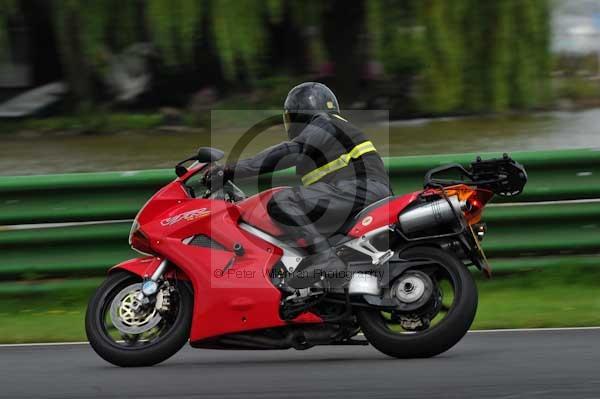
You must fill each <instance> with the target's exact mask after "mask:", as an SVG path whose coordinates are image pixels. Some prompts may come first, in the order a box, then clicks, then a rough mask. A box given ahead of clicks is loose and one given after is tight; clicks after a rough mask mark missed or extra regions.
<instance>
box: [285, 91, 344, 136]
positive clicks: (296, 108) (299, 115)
mask: <svg viewBox="0 0 600 399" xmlns="http://www.w3.org/2000/svg"><path fill="white" fill-rule="evenodd" d="M319 112H327V113H334V114H339V113H340V105H339V104H338V100H337V98H336V97H335V94H333V92H332V91H331V90H330V89H329V87H327V86H325V85H324V84H322V83H317V82H305V83H302V84H299V85H298V86H296V87H294V88H293V89H292V90H290V92H289V93H288V95H287V98H286V99H285V103H284V104H283V123H284V125H285V130H286V131H287V133H288V136H289V138H290V140H291V139H293V138H294V137H297V136H298V135H299V134H300V132H302V130H303V129H304V128H305V127H306V125H307V124H308V123H309V122H310V120H311V118H312V117H313V115H314V114H317V113H319Z"/></svg>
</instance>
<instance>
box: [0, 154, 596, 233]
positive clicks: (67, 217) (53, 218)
mask: <svg viewBox="0 0 600 399" xmlns="http://www.w3.org/2000/svg"><path fill="white" fill-rule="evenodd" d="M480 155H482V157H484V158H487V157H498V156H501V154H500V153H485V154H480ZM511 155H512V156H513V158H514V159H516V160H518V161H519V162H521V163H523V164H524V165H525V166H526V168H527V171H528V174H529V183H528V185H527V187H526V189H525V192H524V193H523V194H522V195H520V196H519V197H517V198H515V199H514V200H513V201H554V200H559V199H580V198H600V151H595V150H564V151H551V152H514V153H511ZM475 157H476V154H457V155H436V156H412V157H400V158H388V159H386V165H387V167H388V169H389V173H390V177H391V180H392V184H393V187H394V191H395V192H396V193H398V194H400V193H406V192H412V191H416V190H419V189H420V188H421V187H422V184H423V176H424V174H425V172H426V171H427V170H428V169H430V168H432V167H435V166H439V165H442V164H446V163H451V162H458V163H462V164H467V163H469V162H471V161H473V160H474V159H475ZM174 178H175V175H174V173H173V171H172V170H147V171H133V172H104V173H75V174H65V175H47V176H16V177H0V225H11V224H24V223H47V222H62V221H89V220H110V219H129V218H133V217H134V215H135V214H136V212H137V211H138V210H139V208H140V207H141V206H142V205H143V204H144V202H145V201H146V200H147V199H148V198H149V197H150V196H151V195H152V194H154V193H155V192H156V191H157V190H158V189H159V188H160V187H161V186H162V185H164V184H165V183H167V182H168V181H170V180H172V179H174ZM294 183H297V181H296V180H295V177H294V175H293V171H290V170H287V171H283V172H280V173H277V174H276V176H275V178H274V181H273V184H276V185H281V184H294ZM242 186H244V185H243V184H242ZM244 188H248V187H245V186H244ZM253 191H254V190H252V189H251V188H250V189H249V193H252V192H253ZM496 201H498V202H506V201H510V199H505V198H497V199H496Z"/></svg>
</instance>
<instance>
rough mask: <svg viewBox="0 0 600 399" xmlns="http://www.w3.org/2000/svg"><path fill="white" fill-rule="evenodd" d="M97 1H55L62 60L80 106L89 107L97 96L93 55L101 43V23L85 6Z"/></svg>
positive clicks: (76, 104)
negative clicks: (94, 85) (92, 64)
mask: <svg viewBox="0 0 600 399" xmlns="http://www.w3.org/2000/svg"><path fill="white" fill-rule="evenodd" d="M90 3H91V4H90ZM93 3H94V2H93V1H90V2H86V1H84V0H62V1H55V2H54V3H53V4H54V6H55V9H54V12H55V17H56V20H55V24H54V26H55V29H57V36H58V41H59V47H60V60H61V64H62V67H63V69H64V71H65V75H66V80H67V83H68V84H69V88H70V93H71V96H72V99H73V103H74V104H75V107H76V108H77V109H79V110H86V109H87V108H89V106H90V105H91V102H92V101H93V98H94V96H93V92H92V68H91V62H90V59H91V57H90V56H91V55H93V51H94V50H96V48H97V46H99V45H100V44H101V40H100V36H101V33H100V32H101V30H99V29H98V25H99V24H97V23H94V22H95V21H97V19H96V18H98V14H95V13H92V14H90V10H89V9H87V10H86V9H85V6H92V7H93V6H94V5H93ZM94 11H96V10H94ZM86 16H87V18H86ZM86 19H87V20H86Z"/></svg>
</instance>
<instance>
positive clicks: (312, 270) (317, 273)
mask: <svg viewBox="0 0 600 399" xmlns="http://www.w3.org/2000/svg"><path fill="white" fill-rule="evenodd" d="M312 252H313V253H312V254H311V255H309V256H308V257H306V258H304V259H303V260H302V262H301V263H300V264H299V265H298V267H297V268H296V270H295V271H294V273H292V276H291V278H289V279H288V280H287V284H288V286H290V287H292V288H295V289H303V288H315V289H321V290H322V289H325V290H329V289H335V288H343V287H344V286H345V285H346V284H347V282H348V281H349V276H348V270H347V269H348V268H347V265H346V264H345V263H344V261H342V260H341V259H340V258H339V256H337V254H336V253H335V250H334V249H333V248H331V247H330V246H329V245H328V244H326V243H325V241H323V242H321V244H319V245H314V246H313V251H312Z"/></svg>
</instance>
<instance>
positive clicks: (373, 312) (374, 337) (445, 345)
mask: <svg viewBox="0 0 600 399" xmlns="http://www.w3.org/2000/svg"><path fill="white" fill-rule="evenodd" d="M401 256H402V258H403V259H431V260H433V261H434V262H436V263H438V264H440V265H442V266H443V269H445V273H447V275H448V276H449V278H450V279H452V280H453V281H454V282H453V284H454V287H453V290H454V292H453V298H452V305H451V306H450V307H449V309H447V314H446V315H445V316H444V317H443V318H442V320H441V321H439V322H438V324H435V325H432V326H428V328H423V329H422V330H419V329H415V330H413V331H404V332H400V331H397V330H394V329H393V328H391V327H390V325H389V324H390V320H389V318H387V317H386V316H385V313H384V312H382V311H381V310H380V309H374V308H359V309H357V311H356V316H357V319H358V321H359V324H360V326H361V329H362V331H363V333H364V334H365V337H366V338H367V340H368V341H369V343H371V345H373V346H374V347H375V348H376V349H377V350H379V351H380V352H382V353H384V354H386V355H388V356H392V357H396V358H427V357H432V356H436V355H438V354H440V353H443V352H445V351H447V350H448V349H450V348H452V347H453V346H454V345H456V344H457V343H458V341H460V340H461V339H462V338H463V337H464V335H465V334H466V333H467V331H468V330H469V328H470V327H471V324H472V323H473V320H474V318H475V314H476V312H477V302H478V299H477V297H478V295H477V286H476V284H475V281H474V280H473V277H472V276H471V273H470V272H469V270H468V269H467V268H466V267H465V266H464V265H463V263H462V262H461V261H460V260H459V259H458V258H457V257H456V256H455V255H454V254H453V253H449V252H446V251H443V250H441V249H439V248H435V247H417V248H411V249H408V250H406V251H405V252H403V253H402V254H401Z"/></svg>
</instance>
